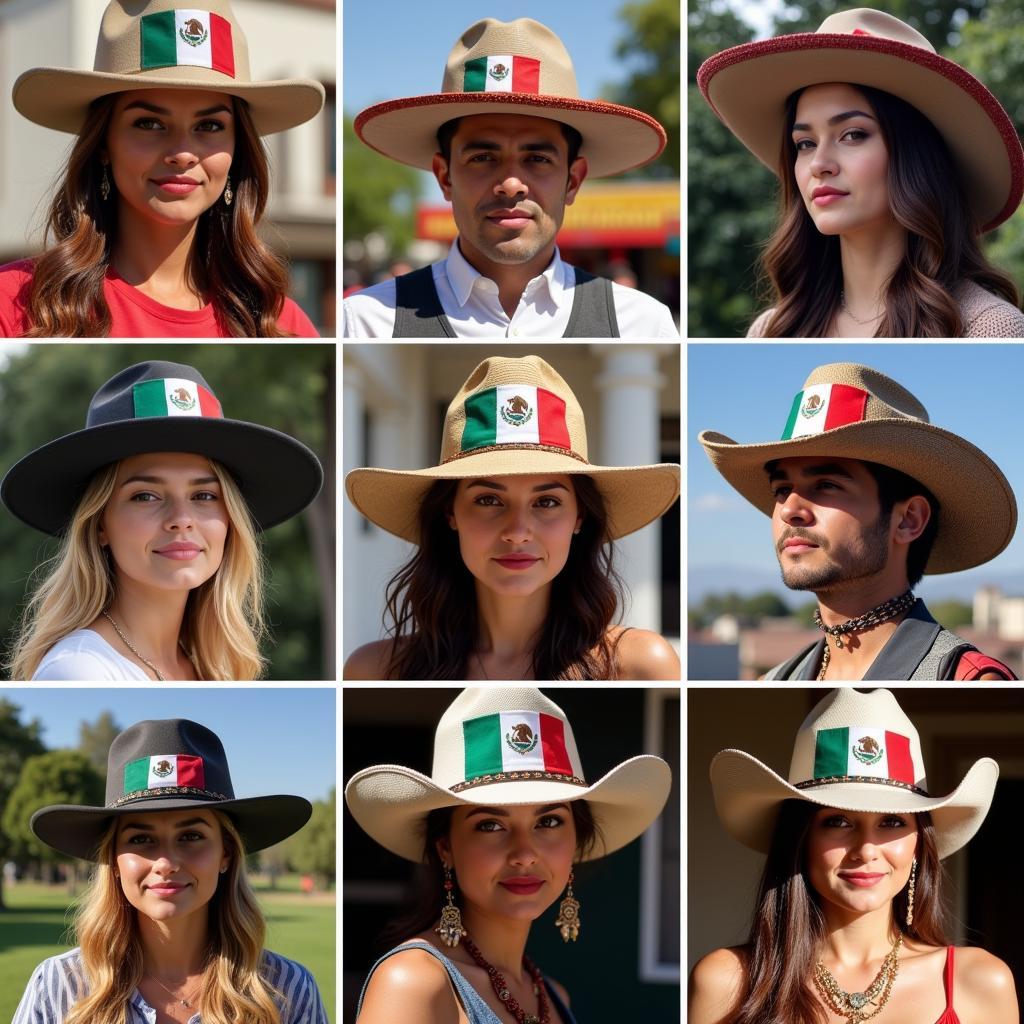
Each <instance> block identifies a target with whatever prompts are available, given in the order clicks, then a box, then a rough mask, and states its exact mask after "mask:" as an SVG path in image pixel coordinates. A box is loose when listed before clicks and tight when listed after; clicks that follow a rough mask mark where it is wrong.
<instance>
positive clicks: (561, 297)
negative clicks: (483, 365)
mask: <svg viewBox="0 0 1024 1024" xmlns="http://www.w3.org/2000/svg"><path fill="white" fill-rule="evenodd" d="M431 269H432V270H433V274H434V287H435V288H436V289H437V295H438V298H439V299H440V300H441V308H442V309H443V310H444V312H445V315H446V316H447V317H448V320H449V322H450V323H451V325H452V330H453V331H454V332H455V334H456V335H457V336H458V337H460V338H561V337H562V335H563V334H564V333H565V329H566V327H567V326H568V325H569V316H570V314H571V313H572V300H573V286H574V284H575V282H576V271H575V269H574V268H573V267H572V266H571V265H570V264H568V263H563V262H562V257H561V255H560V253H559V251H558V248H557V246H556V247H555V255H554V257H553V258H552V260H551V262H550V263H549V264H548V266H547V269H546V270H545V271H544V272H543V273H542V274H539V275H538V276H537V277H535V278H533V280H532V281H530V283H529V284H528V285H527V286H526V288H525V289H524V291H523V294H522V296H521V297H520V299H519V306H518V307H517V308H516V311H515V313H513V315H512V317H511V318H509V316H508V314H507V313H506V312H505V310H504V309H502V306H501V302H500V301H499V299H498V286H497V284H495V282H494V281H492V280H491V279H490V278H489V277H484V276H483V274H481V273H480V272H479V271H478V270H476V269H475V268H474V267H472V266H471V265H470V264H469V263H468V262H467V260H466V258H465V256H463V255H462V251H461V250H460V249H459V245H458V240H456V241H454V242H452V246H451V249H449V250H448V258H447V259H444V260H441V261H440V262H438V263H435V264H433V266H432V268H431ZM612 298H613V300H614V302H615V318H616V320H617V321H618V325H619V336H620V337H622V338H643V339H644V340H645V341H647V340H655V341H657V340H660V339H663V338H667V339H673V340H674V339H676V338H678V337H679V331H678V330H677V329H676V325H675V323H674V322H673V320H672V313H671V311H670V310H669V308H668V306H666V305H665V304H664V303H661V302H658V300H657V299H654V298H651V296H650V295H647V294H645V293H644V292H641V291H637V290H636V289H635V288H626V287H624V286H622V285H619V284H615V282H612ZM394 330H395V281H394V278H392V279H391V280H390V281H382V282H381V283H380V284H375V285H373V286H372V287H370V288H366V289H364V290H363V291H361V292H355V293H354V294H353V295H350V296H349V297H348V298H347V299H345V300H343V302H342V327H341V336H342V337H343V338H390V337H392V335H393V334H394Z"/></svg>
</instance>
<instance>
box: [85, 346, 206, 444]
mask: <svg viewBox="0 0 1024 1024" xmlns="http://www.w3.org/2000/svg"><path fill="white" fill-rule="evenodd" d="M150 381H152V382H158V381H165V382H168V384H169V385H173V391H172V393H171V394H170V395H169V396H168V399H169V402H170V403H171V404H167V402H165V403H164V408H165V409H177V411H178V412H180V413H183V414H184V413H192V414H194V415H203V416H207V415H213V416H220V415H221V411H220V404H219V403H217V400H216V396H214V394H213V389H212V388H211V387H210V385H209V384H207V383H206V378H205V377H203V375H202V374H201V373H200V372H199V371H198V370H197V369H196V368H195V367H194V366H187V365H186V364H185V363H169V362H163V361H162V360H151V361H149V362H145V363H136V364H135V365H134V366H129V367H127V368H126V369H124V370H121V371H120V372H119V373H116V374H115V375H114V376H113V377H111V378H110V380H108V381H107V382H106V383H105V384H103V385H101V386H100V388H99V389H98V390H97V392H96V394H94V395H93V396H92V400H91V401H90V402H89V411H88V413H87V414H86V419H85V425H86V427H87V428H89V427H98V426H102V425H104V424H106V423H118V422H120V421H122V420H134V419H142V418H148V417H150V416H152V415H155V414H156V413H155V411H154V410H150V411H147V410H145V409H143V407H142V405H141V404H140V403H139V401H138V399H139V397H140V391H139V390H138V387H139V385H142V384H145V383H147V382H150ZM190 385H191V387H190ZM181 387H184V389H185V390H184V392H182V393H180V394H179V393H178V391H179V388H181ZM200 388H203V389H204V390H205V391H206V392H207V394H208V395H210V396H211V397H212V398H213V402H215V403H216V409H215V410H214V409H213V408H212V407H208V408H207V409H206V410H204V408H203V403H202V402H200V391H199V389H200ZM175 399H177V400H178V402H177V404H174V403H175ZM182 406H183V408H182Z"/></svg>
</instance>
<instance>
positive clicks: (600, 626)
mask: <svg viewBox="0 0 1024 1024" xmlns="http://www.w3.org/2000/svg"><path fill="white" fill-rule="evenodd" d="M570 479H571V480H572V482H573V486H574V488H575V491H576V501H577V503H578V505H579V509H580V513H581V514H582V516H583V522H582V524H581V526H580V532H579V534H577V535H576V536H575V537H573V539H572V544H571V546H570V548H569V558H568V561H567V562H566V563H565V566H564V567H563V569H562V571H561V572H560V573H559V574H558V575H557V576H556V577H555V578H554V580H553V581H552V585H551V603H550V607H549V609H548V614H547V618H546V619H545V621H544V626H543V628H542V630H541V633H540V636H539V637H538V639H537V644H536V646H535V648H534V652H533V678H534V679H614V678H615V671H616V663H615V645H614V644H613V643H612V642H611V641H610V640H609V639H608V627H609V625H610V624H611V623H612V620H613V618H614V616H615V613H616V608H617V607H621V605H622V595H623V587H622V581H621V579H620V578H619V575H618V573H617V572H616V571H615V568H614V566H613V564H612V563H613V546H612V543H611V542H610V541H609V540H608V516H607V512H606V511H605V505H604V499H603V497H602V496H601V492H600V491H599V490H598V489H597V485H596V484H595V483H594V481H593V480H591V479H590V477H588V476H583V475H571V476H570ZM457 487H458V481H457V480H437V481H435V482H434V483H433V484H432V485H431V487H430V489H429V490H428V491H427V493H426V495H425V496H424V498H423V501H422V502H421V503H420V509H419V525H420V544H419V549H418V550H417V552H416V554H415V555H414V556H413V557H412V559H411V560H410V561H409V562H407V563H406V564H405V565H404V566H403V567H402V568H401V569H399V571H398V572H397V573H396V574H395V575H394V576H393V577H392V578H391V580H390V581H389V582H388V585H387V590H386V595H385V596H386V610H385V613H384V625H385V628H386V630H387V633H388V635H389V637H391V640H392V643H391V650H390V656H389V659H388V664H387V670H386V673H385V677H386V678H388V679H465V678H466V675H467V668H468V665H469V660H470V657H471V656H472V654H473V650H474V647H475V644H476V641H477V635H478V628H479V619H478V614H477V605H476V587H475V583H474V579H473V575H472V573H470V571H469V570H468V569H467V568H466V566H465V563H464V562H463V561H462V556H461V554H460V552H459V540H458V535H457V534H456V533H455V532H454V531H453V530H452V529H451V528H450V527H449V525H448V521H447V513H448V512H449V511H450V510H451V507H452V503H453V502H454V500H455V491H456V488H457Z"/></svg>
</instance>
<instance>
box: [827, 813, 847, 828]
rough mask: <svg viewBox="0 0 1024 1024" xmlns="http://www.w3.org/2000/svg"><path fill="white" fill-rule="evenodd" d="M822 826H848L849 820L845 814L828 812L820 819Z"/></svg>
mask: <svg viewBox="0 0 1024 1024" xmlns="http://www.w3.org/2000/svg"><path fill="white" fill-rule="evenodd" d="M821 824H822V827H823V828H850V821H849V819H848V818H847V817H846V815H845V814H830V815H828V816H827V817H825V818H823V819H822V821H821Z"/></svg>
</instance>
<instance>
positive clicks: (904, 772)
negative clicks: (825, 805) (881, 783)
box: [814, 725, 916, 785]
mask: <svg viewBox="0 0 1024 1024" xmlns="http://www.w3.org/2000/svg"><path fill="white" fill-rule="evenodd" d="M836 775H840V776H843V775H853V776H864V777H866V778H878V779H892V780H893V781H894V782H906V783H908V784H909V785H914V783H915V781H916V780H915V779H914V761H913V758H912V757H911V755H910V739H909V738H908V737H907V736H901V735H900V734H899V733H895V732H888V731H887V730H885V729H883V728H880V727H878V726H875V725H851V726H847V727H845V728H842V729H820V730H819V731H818V733H817V734H816V735H815V738H814V778H816V779H825V778H831V777H833V776H836Z"/></svg>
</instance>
